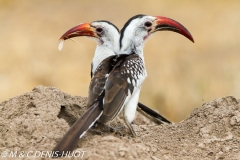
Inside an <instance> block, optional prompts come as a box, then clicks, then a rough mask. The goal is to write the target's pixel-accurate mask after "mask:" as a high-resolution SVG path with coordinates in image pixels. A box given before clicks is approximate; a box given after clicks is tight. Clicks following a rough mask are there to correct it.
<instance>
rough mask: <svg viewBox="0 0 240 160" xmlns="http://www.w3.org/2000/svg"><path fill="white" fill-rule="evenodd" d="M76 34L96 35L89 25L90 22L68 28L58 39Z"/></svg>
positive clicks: (75, 35)
mask: <svg viewBox="0 0 240 160" xmlns="http://www.w3.org/2000/svg"><path fill="white" fill-rule="evenodd" d="M78 36H91V37H97V35H96V33H95V31H94V28H93V27H91V25H90V23H82V24H79V25H77V26H75V27H73V28H71V29H69V30H68V31H67V32H66V33H64V34H63V35H62V36H61V38H60V40H66V39H69V38H73V37H78Z"/></svg>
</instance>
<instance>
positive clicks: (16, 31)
mask: <svg viewBox="0 0 240 160" xmlns="http://www.w3.org/2000/svg"><path fill="white" fill-rule="evenodd" d="M139 13H143V14H148V15H161V16H166V17H169V18H172V19H175V20H177V21H178V22H180V23H182V24H183V25H184V26H185V27H186V28H188V30H189V31H190V32H191V33H192V35H193V37H194V39H195V43H194V44H193V43H191V42H190V41H189V40H188V39H186V38H185V37H183V36H181V35H179V34H176V33H173V32H158V33H157V34H155V35H154V36H152V37H151V38H150V39H149V40H148V42H147V43H146V45H145V48H144V52H145V61H146V67H147V71H148V78H147V79H146V81H145V83H144V85H143V87H142V91H141V96H140V101H141V102H143V103H145V104H147V105H148V106H151V107H152V108H155V109H158V110H159V111H160V112H161V113H162V114H163V115H165V116H166V117H167V118H169V119H170V120H172V121H175V122H177V121H180V120H182V119H184V118H185V117H186V116H187V115H189V113H190V112H191V111H192V109H193V108H195V107H200V106H201V104H202V103H203V102H207V101H210V100H212V99H215V98H218V97H222V96H226V95H233V96H235V97H237V98H239V97H240V73H239V69H240V59H239V57H240V29H239V28H240V1H238V0H236V1H230V0H229V1H207V0H202V1H197V0H196V1H190V0H181V1H168V0H141V1H129V0H114V1H111V0H102V1H97V0H94V1H80V0H79V1H77V0H72V1H64V0H52V1H43V0H34V1H31V0H25V1H20V0H11V1H9V0H0V22H1V27H0V42H1V43H0V102H1V101H4V100H7V99H9V98H10V97H13V96H16V95H19V94H22V93H24V92H27V91H30V90H31V89H32V88H33V87H34V86H36V85H45V86H54V87H57V88H59V89H61V90H62V91H64V92H67V93H69V94H71V95H81V96H87V92H88V85H89V81H90V63H91V60H92V57H93V53H94V50H95V47H96V44H95V42H94V41H92V40H91V39H88V38H83V37H79V38H76V40H77V41H78V42H80V43H81V45H78V44H76V43H73V42H72V41H66V43H65V45H64V48H63V50H62V51H61V52H60V51H58V50H57V46H58V39H59V37H60V36H61V35H62V34H63V33H64V32H65V31H67V30H68V29H70V28H71V27H73V26H75V25H76V24H78V23H80V22H91V21H93V20H100V19H105V20H109V21H111V22H113V23H114V24H116V25H117V26H118V27H119V28H121V27H122V26H123V24H124V23H125V22H126V21H127V20H128V19H129V18H130V17H132V16H133V15H136V14H139Z"/></svg>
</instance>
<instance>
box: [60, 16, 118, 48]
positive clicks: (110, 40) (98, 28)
mask: <svg viewBox="0 0 240 160" xmlns="http://www.w3.org/2000/svg"><path fill="white" fill-rule="evenodd" d="M79 36H87V37H93V38H94V39H96V40H97V43H98V45H104V46H106V47H109V48H111V49H113V48H114V47H115V46H118V42H119V41H118V40H119V30H118V28H117V27H116V26H115V25H114V24H112V23H111V22H109V21H105V20H98V21H93V22H91V23H82V24H79V25H77V26H75V27H73V28H71V29H70V30H68V31H67V32H66V33H64V34H63V35H62V36H61V38H60V39H59V40H60V43H59V50H61V49H62V47H63V43H64V40H67V39H70V38H73V37H79Z"/></svg>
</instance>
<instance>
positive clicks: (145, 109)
mask: <svg viewBox="0 0 240 160" xmlns="http://www.w3.org/2000/svg"><path fill="white" fill-rule="evenodd" d="M138 107H139V108H140V109H141V110H142V111H143V112H144V113H146V114H148V115H149V116H151V117H152V118H153V119H155V120H156V121H158V122H160V123H163V124H164V123H165V124H166V123H167V124H169V123H171V122H170V121H169V120H167V119H166V118H165V117H163V116H162V115H160V114H158V113H157V112H155V111H154V110H152V109H151V108H149V107H147V106H145V105H144V104H142V103H140V102H138Z"/></svg>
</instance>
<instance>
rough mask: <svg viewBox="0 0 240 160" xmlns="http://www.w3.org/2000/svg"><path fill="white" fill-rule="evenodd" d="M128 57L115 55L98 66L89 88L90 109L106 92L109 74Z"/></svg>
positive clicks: (88, 105) (88, 104)
mask: <svg viewBox="0 0 240 160" xmlns="http://www.w3.org/2000/svg"><path fill="white" fill-rule="evenodd" d="M126 56H128V55H120V56H117V55H113V56H110V57H108V58H106V59H104V60H103V61H102V62H101V63H100V64H99V65H98V67H97V69H96V71H95V73H94V74H93V76H92V80H91V82H90V86H89V91H88V102H87V107H88V108H89V107H90V106H91V105H92V104H93V103H94V102H95V101H96V100H97V99H98V97H99V96H100V95H101V93H102V92H103V91H104V87H105V83H106V80H107V76H108V74H109V73H110V72H111V71H112V69H113V68H114V66H115V65H116V64H117V63H118V61H119V60H121V59H122V58H123V57H126Z"/></svg>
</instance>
